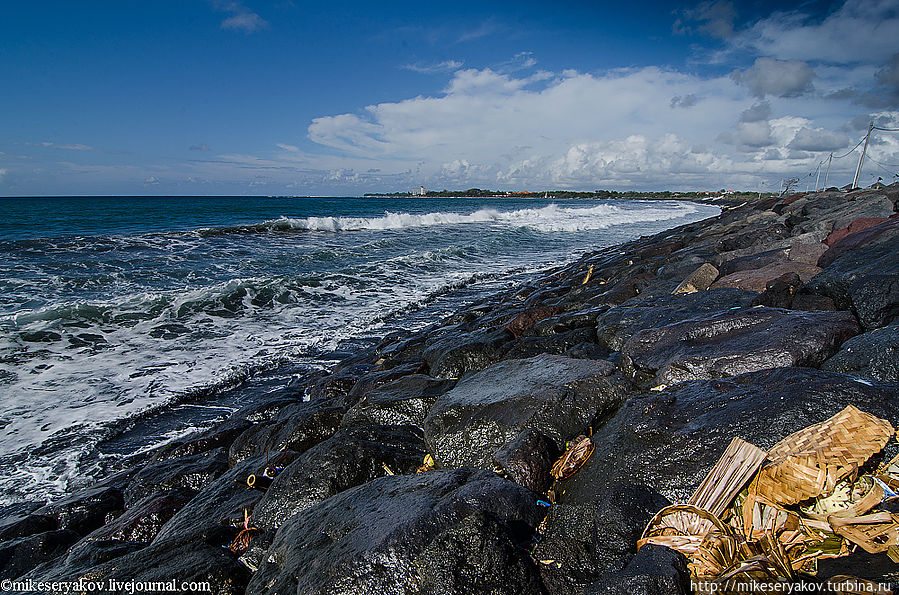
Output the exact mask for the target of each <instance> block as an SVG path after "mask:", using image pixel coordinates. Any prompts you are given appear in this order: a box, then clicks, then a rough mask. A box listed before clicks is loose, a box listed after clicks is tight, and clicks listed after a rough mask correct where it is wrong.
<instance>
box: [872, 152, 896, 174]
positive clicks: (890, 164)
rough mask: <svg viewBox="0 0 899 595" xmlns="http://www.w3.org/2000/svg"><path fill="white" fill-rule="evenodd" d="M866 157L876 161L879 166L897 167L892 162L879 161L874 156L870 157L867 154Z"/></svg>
mask: <svg viewBox="0 0 899 595" xmlns="http://www.w3.org/2000/svg"><path fill="white" fill-rule="evenodd" d="M868 159H870V160H871V161H873V162H874V163H876V164H877V165H879V166H881V167H895V168H899V165H894V164H892V163H881V162H880V161H878V160H876V159H874V158H873V157H871V156H870V155H868ZM890 173H892V172H890Z"/></svg>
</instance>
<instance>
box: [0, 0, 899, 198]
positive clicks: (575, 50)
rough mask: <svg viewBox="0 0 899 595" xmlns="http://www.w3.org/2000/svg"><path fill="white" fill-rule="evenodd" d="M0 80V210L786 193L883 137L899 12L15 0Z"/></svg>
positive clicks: (796, 6)
mask: <svg viewBox="0 0 899 595" xmlns="http://www.w3.org/2000/svg"><path fill="white" fill-rule="evenodd" d="M0 81H2V87H0V89H2V92H0V196H42V195H301V196H358V195H361V194H363V193H366V192H391V191H410V190H412V189H417V188H418V187H419V186H425V187H426V188H427V189H434V190H441V189H463V188H471V187H480V188H489V189H497V190H515V191H524V190H531V191H539V190H544V189H573V190H595V189H610V190H638V191H639V190H643V191H651V190H665V189H669V190H717V189H720V188H727V189H741V190H751V191H756V190H758V191H763V192H771V191H778V190H780V187H781V185H782V181H783V180H784V179H785V178H790V177H797V178H799V180H800V181H799V189H800V190H804V189H805V188H806V187H808V186H811V187H814V186H815V184H816V181H817V184H818V186H823V183H824V173H825V171H826V170H827V167H828V163H829V161H830V159H829V156H830V155H831V153H833V157H834V159H833V160H832V163H831V165H830V169H829V171H827V175H828V181H827V184H828V186H834V185H835V186H842V185H844V184H847V183H849V182H851V181H852V178H853V175H854V173H855V168H856V166H857V164H858V156H859V154H860V151H861V147H858V148H856V149H855V150H854V151H852V149H853V147H855V146H856V145H857V144H858V143H859V141H860V140H861V139H862V138H863V137H864V136H865V133H866V131H867V129H868V125H869V123H870V122H874V123H875V125H876V126H878V127H880V128H894V129H899V0H845V1H841V0H838V1H835V2H828V1H823V0H809V1H805V2H782V1H781V2H769V1H764V0H756V1H752V0H749V1H745V2H742V1H733V0H719V1H702V2H699V3H696V2H686V3H677V2H670V1H667V2H641V1H637V0H635V1H632V2H601V1H587V0H556V1H555V2H553V3H547V2H536V1H532V0H516V1H515V2H506V1H497V2H484V1H483V0H479V1H477V2H473V1H469V0H453V1H452V2H421V1H420V0H419V1H416V2H407V1H404V0H398V1H391V2H365V1H361V0H357V1H343V0H329V1H328V2H321V1H319V0H178V1H170V0H155V1H154V2H121V1H120V0H108V1H99V0H98V1H94V0H85V1H83V2H71V1H69V0H66V1H45V0H28V1H27V2H10V3H7V4H6V5H5V6H4V16H3V19H0ZM846 153H848V155H845V156H844V154H846ZM897 173H899V132H892V131H882V130H875V131H874V132H873V133H872V134H871V137H870V141H869V145H868V149H867V158H866V161H865V167H864V169H863V171H862V175H861V178H860V181H859V183H860V184H861V185H869V184H871V183H873V182H874V181H875V180H877V178H878V177H882V178H883V180H884V181H885V182H886V183H890V182H893V181H897V180H899V178H897V177H896V174H897Z"/></svg>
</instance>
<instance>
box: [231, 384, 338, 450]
mask: <svg viewBox="0 0 899 595" xmlns="http://www.w3.org/2000/svg"><path fill="white" fill-rule="evenodd" d="M344 411H345V410H344V409H343V408H342V407H339V406H336V405H333V404H332V403H331V402H330V401H329V400H327V399H318V400H315V401H307V402H294V403H290V404H287V405H285V406H283V407H279V408H278V409H277V412H276V413H275V414H273V415H272V417H271V418H270V419H268V420H267V421H264V422H262V423H258V424H255V425H253V426H251V427H249V428H248V429H247V430H245V431H244V432H243V433H242V434H241V435H240V436H238V437H237V438H236V439H235V440H234V442H233V443H232V444H231V447H230V449H229V451H228V458H229V460H230V462H231V464H232V465H233V464H234V463H237V462H239V461H242V460H244V459H246V458H248V457H253V456H257V455H263V454H266V453H273V452H279V451H282V450H292V451H294V452H303V451H304V450H306V449H307V448H309V447H310V446H313V445H315V444H318V443H319V442H321V441H322V440H325V439H326V438H328V437H330V436H331V435H333V434H334V432H336V431H337V427H338V426H339V425H340V420H341V419H342V418H343V414H344Z"/></svg>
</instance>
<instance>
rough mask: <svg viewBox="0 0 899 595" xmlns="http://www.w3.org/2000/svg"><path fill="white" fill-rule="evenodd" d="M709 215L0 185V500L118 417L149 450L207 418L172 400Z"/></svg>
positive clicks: (48, 484)
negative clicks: (143, 426)
mask: <svg viewBox="0 0 899 595" xmlns="http://www.w3.org/2000/svg"><path fill="white" fill-rule="evenodd" d="M715 213H717V208H715V207H709V206H702V205H694V204H688V203H674V202H665V203H660V202H642V201H598V200H579V201H567V202H566V201H560V202H558V203H553V202H552V201H547V200H539V199H537V200H535V199H514V200H513V199H490V200H483V199H434V200H419V199H392V200H391V199H360V198H264V197H261V198H246V197H210V198H205V197H202V198H201V197H163V198H150V197H137V198H134V197H128V198H125V197H104V198H37V199H33V198H29V199H0V394H2V399H0V477H3V478H4V479H3V480H2V482H0V502H3V501H6V502H9V501H15V500H21V499H26V498H31V499H34V498H38V499H41V498H47V497H51V496H53V495H55V494H59V493H61V492H63V491H65V490H66V489H69V488H71V487H72V486H73V485H76V484H78V483H79V482H84V481H86V480H87V479H89V478H90V477H91V476H93V475H95V474H97V473H98V472H99V470H100V469H101V467H102V466H103V462H104V460H105V459H107V458H109V457H111V456H119V455H123V454H125V453H124V452H122V450H123V449H121V448H119V449H118V450H117V451H115V452H113V450H114V449H110V447H108V444H109V443H110V441H115V440H116V439H117V436H118V435H119V434H121V432H122V431H123V428H128V427H129V425H128V423H127V421H128V420H130V419H136V416H139V415H141V416H143V417H142V419H147V417H146V416H147V415H148V412H158V413H159V414H160V417H159V418H158V419H163V418H165V419H168V420H169V421H168V422H165V423H162V422H159V423H158V424H156V426H155V427H154V429H153V432H147V433H145V435H143V436H142V437H141V439H140V440H138V441H137V442H135V443H134V444H132V445H131V446H129V448H131V447H133V448H144V447H146V448H149V447H151V446H154V445H155V444H157V443H158V442H160V441H163V440H166V439H171V438H172V437H174V436H176V435H177V434H179V433H183V432H185V431H187V430H189V426H190V424H189V423H186V422H184V420H185V419H190V420H195V419H196V420H201V419H206V418H204V417H203V416H194V417H191V416H186V415H182V414H180V413H177V412H178V411H180V410H179V409H177V408H178V407H180V406H181V405H182V404H184V403H186V402H190V403H191V407H194V408H196V407H202V406H206V407H207V408H208V410H209V411H210V412H211V413H210V414H209V415H208V416H207V418H210V417H214V416H215V415H219V416H221V415H224V414H225V413H227V410H228V409H229V407H232V406H233V403H231V402H228V401H227V399H224V397H222V398H219V395H223V394H224V393H225V389H226V388H229V387H234V386H236V385H240V384H241V383H243V382H245V381H246V380H247V379H248V378H251V377H253V376H254V375H255V376H258V375H259V374H260V373H262V372H264V371H267V372H268V373H269V374H275V375H277V374H280V373H282V371H283V373H284V374H285V378H287V377H289V374H294V373H296V372H297V370H311V369H315V368H320V367H323V366H326V365H327V364H328V363H330V362H331V361H332V359H333V357H334V356H333V352H334V351H335V350H340V349H347V348H349V347H351V346H352V345H353V344H357V343H359V342H363V343H364V342H365V341H367V340H372V339H374V338H376V337H378V336H381V335H383V334H385V333H387V332H391V331H393V330H398V329H414V328H419V327H422V326H424V325H426V324H428V323H430V322H433V321H434V320H436V319H438V318H439V317H441V316H443V315H445V314H447V313H449V312H451V311H453V310H454V309H456V308H458V307H459V306H460V305H462V304H464V303H467V302H471V301H472V300H475V299H478V298H479V297H482V296H484V295H486V294H488V293H490V292H494V291H496V290H498V289H501V288H503V287H506V286H508V285H509V284H511V283H514V282H516V281H520V280H522V279H524V278H526V277H527V276H528V275H532V274H534V273H536V272H537V271H539V270H541V269H544V268H546V267H549V266H552V265H555V264H560V263H563V262H566V261H568V260H570V259H572V258H573V257H575V256H576V255H577V254H580V253H583V252H585V251H588V250H591V249H595V248H597V247H601V246H608V245H612V244H616V243H620V242H622V241H626V240H628V239H631V238H634V237H638V236H640V235H645V234H650V233H655V232H658V231H660V230H662V229H665V228H668V227H673V226H676V225H680V224H684V223H687V222H691V221H695V220H699V219H703V218H705V217H709V216H712V215H714V214H715ZM198 394H202V395H204V400H203V401H202V402H200V403H198V402H197V395H198ZM172 411H175V412H176V413H171V412H172ZM166 412H169V415H168V417H166V416H165V415H162V414H163V413H166ZM179 419H180V422H179V421H178V420H179ZM197 423H199V421H198V422H197ZM141 440H142V441H143V442H141ZM129 444H130V443H129Z"/></svg>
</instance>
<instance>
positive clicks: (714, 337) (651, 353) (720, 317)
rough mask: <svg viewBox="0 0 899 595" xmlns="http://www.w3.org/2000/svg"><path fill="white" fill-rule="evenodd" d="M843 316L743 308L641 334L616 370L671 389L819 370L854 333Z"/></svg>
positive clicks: (631, 342) (851, 321)
mask: <svg viewBox="0 0 899 595" xmlns="http://www.w3.org/2000/svg"><path fill="white" fill-rule="evenodd" d="M859 332H860V329H859V327H858V323H857V322H856V321H855V318H854V317H853V316H852V315H851V314H849V313H848V312H796V311H789V310H780V309H777V308H765V307H759V308H748V309H744V310H735V311H732V312H725V313H722V314H716V315H712V316H710V317H708V318H702V319H700V318H696V319H693V320H687V321H684V322H678V323H675V324H671V325H668V326H663V327H659V328H655V329H646V330H643V331H640V332H639V333H637V334H636V335H634V336H633V337H631V338H630V340H628V342H627V343H626V344H625V345H624V347H622V349H621V368H622V370H624V372H625V373H627V374H629V375H631V376H633V377H635V378H636V379H637V380H638V381H640V382H653V383H655V384H667V385H672V384H676V383H678V382H684V381H687V380H696V379H698V378H722V377H725V376H733V375H737V374H742V373H745V372H752V371H754V370H763V369H768V368H781V367H786V366H818V365H820V364H821V363H823V362H824V360H825V359H827V358H828V357H830V356H831V355H833V354H834V353H836V351H837V349H838V348H839V346H840V345H841V344H842V343H843V341H845V340H846V339H848V338H850V337H852V336H854V335H856V334H858V333H859Z"/></svg>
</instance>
